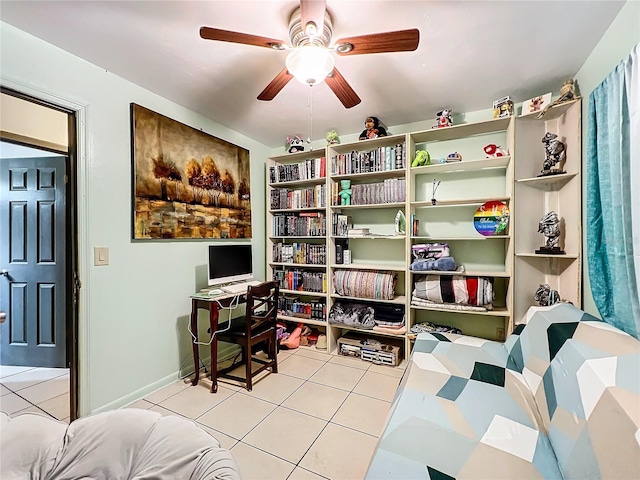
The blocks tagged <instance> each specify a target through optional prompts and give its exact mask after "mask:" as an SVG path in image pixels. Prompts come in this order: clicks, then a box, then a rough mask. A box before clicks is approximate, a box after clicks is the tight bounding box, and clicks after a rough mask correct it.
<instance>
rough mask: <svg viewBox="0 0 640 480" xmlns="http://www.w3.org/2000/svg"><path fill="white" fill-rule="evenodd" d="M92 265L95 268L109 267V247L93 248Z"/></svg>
mask: <svg viewBox="0 0 640 480" xmlns="http://www.w3.org/2000/svg"><path fill="white" fill-rule="evenodd" d="M93 264H94V265H95V266H96V267H100V266H103V265H109V247H93Z"/></svg>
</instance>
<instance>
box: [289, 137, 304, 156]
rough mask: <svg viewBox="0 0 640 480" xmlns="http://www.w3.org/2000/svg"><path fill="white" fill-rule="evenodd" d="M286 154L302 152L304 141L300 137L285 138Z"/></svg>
mask: <svg viewBox="0 0 640 480" xmlns="http://www.w3.org/2000/svg"><path fill="white" fill-rule="evenodd" d="M287 152H289V153H296V152H304V140H302V137H301V136H300V135H288V136H287Z"/></svg>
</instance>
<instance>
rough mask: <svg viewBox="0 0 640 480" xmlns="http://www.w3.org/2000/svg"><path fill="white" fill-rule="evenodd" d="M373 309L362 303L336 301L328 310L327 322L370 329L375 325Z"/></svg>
mask: <svg viewBox="0 0 640 480" xmlns="http://www.w3.org/2000/svg"><path fill="white" fill-rule="evenodd" d="M373 318H374V310H373V308H372V307H371V306H370V305H365V304H363V303H341V302H336V303H334V304H333V306H332V307H331V310H330V311H329V323H334V324H335V323H341V324H344V325H347V326H350V327H357V328H362V329H365V330H371V329H372V328H373V327H374V326H375V321H374V319H373Z"/></svg>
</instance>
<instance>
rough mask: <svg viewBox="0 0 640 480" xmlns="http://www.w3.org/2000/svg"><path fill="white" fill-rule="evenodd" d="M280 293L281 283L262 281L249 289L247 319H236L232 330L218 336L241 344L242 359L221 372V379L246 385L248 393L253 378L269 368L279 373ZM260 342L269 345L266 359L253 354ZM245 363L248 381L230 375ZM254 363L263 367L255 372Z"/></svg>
mask: <svg viewBox="0 0 640 480" xmlns="http://www.w3.org/2000/svg"><path fill="white" fill-rule="evenodd" d="M279 292H280V289H279V287H278V282H263V283H261V284H259V285H255V286H252V287H249V288H248V291H247V304H246V313H245V316H244V317H242V318H236V319H233V320H232V322H231V328H230V329H229V330H227V331H225V332H221V333H220V334H218V340H220V341H223V342H229V343H234V344H237V345H240V347H241V348H242V360H241V362H239V363H234V364H233V365H231V366H229V367H226V368H224V369H222V370H220V371H219V372H218V377H224V378H230V379H232V380H236V381H239V382H244V383H245V384H246V387H247V390H249V391H251V389H252V387H253V377H255V376H256V375H257V374H259V373H260V372H262V371H264V370H266V369H267V368H271V372H272V373H278V356H277V344H278V342H277V340H276V331H277V325H276V322H277V314H278V295H279ZM220 328H221V329H224V328H226V325H224V324H221V325H220ZM259 343H265V344H266V347H267V350H266V352H265V353H266V354H267V359H266V360H265V359H263V358H260V357H257V356H256V355H254V354H253V353H252V351H253V347H254V346H255V345H257V344H259ZM242 363H244V364H245V366H246V370H245V371H246V374H245V375H246V377H245V378H242V377H239V376H236V375H232V374H230V373H229V372H230V371H231V370H233V369H235V368H236V367H237V366H238V365H240V364H242ZM253 363H258V364H260V365H261V366H260V368H258V369H256V370H255V371H254V370H253V369H252V364H253Z"/></svg>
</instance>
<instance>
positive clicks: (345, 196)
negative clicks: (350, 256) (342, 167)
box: [338, 180, 351, 205]
mask: <svg viewBox="0 0 640 480" xmlns="http://www.w3.org/2000/svg"><path fill="white" fill-rule="evenodd" d="M340 188H341V189H342V190H340V191H339V192H338V194H339V195H340V205H351V180H340Z"/></svg>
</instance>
